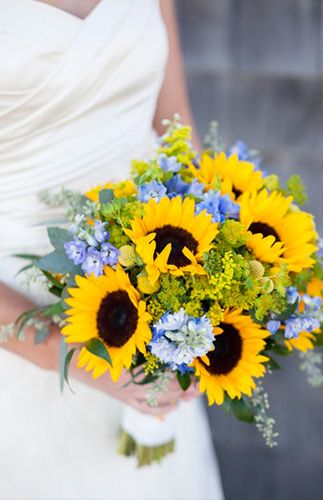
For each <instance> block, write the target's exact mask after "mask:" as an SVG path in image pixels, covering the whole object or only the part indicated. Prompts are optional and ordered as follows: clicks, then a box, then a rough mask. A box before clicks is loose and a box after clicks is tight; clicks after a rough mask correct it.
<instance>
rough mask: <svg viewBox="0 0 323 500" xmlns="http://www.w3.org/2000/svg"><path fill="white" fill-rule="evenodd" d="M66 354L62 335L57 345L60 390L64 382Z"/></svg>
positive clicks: (65, 345)
mask: <svg viewBox="0 0 323 500" xmlns="http://www.w3.org/2000/svg"><path fill="white" fill-rule="evenodd" d="M66 356H67V344H66V342H65V337H63V336H62V338H61V342H60V345H59V380H60V388H61V392H63V389H64V382H65V360H66Z"/></svg>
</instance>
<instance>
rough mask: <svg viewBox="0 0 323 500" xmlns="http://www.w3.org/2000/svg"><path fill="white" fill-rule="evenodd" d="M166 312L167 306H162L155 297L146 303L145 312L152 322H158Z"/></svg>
mask: <svg viewBox="0 0 323 500" xmlns="http://www.w3.org/2000/svg"><path fill="white" fill-rule="evenodd" d="M167 310H168V308H167V306H166V307H165V306H164V305H162V304H161V303H160V301H159V300H158V299H157V298H156V297H153V298H151V299H149V300H148V302H147V311H148V312H149V314H150V315H151V317H152V319H153V322H156V321H158V320H160V318H161V317H162V315H163V314H165V312H166V311H167Z"/></svg>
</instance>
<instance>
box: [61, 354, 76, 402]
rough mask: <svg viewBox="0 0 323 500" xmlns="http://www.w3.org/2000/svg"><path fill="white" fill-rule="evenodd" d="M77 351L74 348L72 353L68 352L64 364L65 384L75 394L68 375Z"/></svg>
mask: <svg viewBox="0 0 323 500" xmlns="http://www.w3.org/2000/svg"><path fill="white" fill-rule="evenodd" d="M75 351H77V348H76V347H73V349H71V350H70V351H68V353H67V354H66V356H65V363H64V380H65V382H66V383H67V385H68V386H69V388H70V389H71V391H72V392H73V390H72V388H71V386H70V383H69V379H68V374H69V368H70V364H71V361H72V359H73V356H74V353H75Z"/></svg>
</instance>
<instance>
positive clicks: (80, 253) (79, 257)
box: [64, 240, 87, 266]
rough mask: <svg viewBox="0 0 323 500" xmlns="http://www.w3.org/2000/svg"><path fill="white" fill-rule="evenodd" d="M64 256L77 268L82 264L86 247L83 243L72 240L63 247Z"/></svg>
mask: <svg viewBox="0 0 323 500" xmlns="http://www.w3.org/2000/svg"><path fill="white" fill-rule="evenodd" d="M64 248H65V252H66V255H67V257H68V258H69V259H71V260H72V261H73V263H74V264H75V265H76V266H78V265H79V264H82V263H83V261H84V259H85V256H86V248H87V245H86V243H85V242H84V241H81V240H73V241H69V242H67V243H65V245H64Z"/></svg>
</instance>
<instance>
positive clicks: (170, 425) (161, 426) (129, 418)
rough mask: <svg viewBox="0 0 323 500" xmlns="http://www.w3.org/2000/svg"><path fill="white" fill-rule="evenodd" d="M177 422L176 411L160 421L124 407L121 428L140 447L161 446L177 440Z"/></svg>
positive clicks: (129, 407)
mask: <svg viewBox="0 0 323 500" xmlns="http://www.w3.org/2000/svg"><path fill="white" fill-rule="evenodd" d="M176 421H177V411H176V410H174V411H172V412H170V413H167V415H165V416H164V417H163V419H160V418H158V417H155V416H153V415H148V414H147V413H142V412H140V411H138V410H135V409H134V408H132V407H131V406H127V405H125V406H124V407H123V413H122V418H121V427H122V430H124V431H125V432H127V433H128V434H129V435H130V436H131V437H132V438H133V439H134V440H135V441H136V443H138V444H139V445H142V446H159V445H163V444H166V443H168V442H170V441H172V440H173V439H175V437H176Z"/></svg>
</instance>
